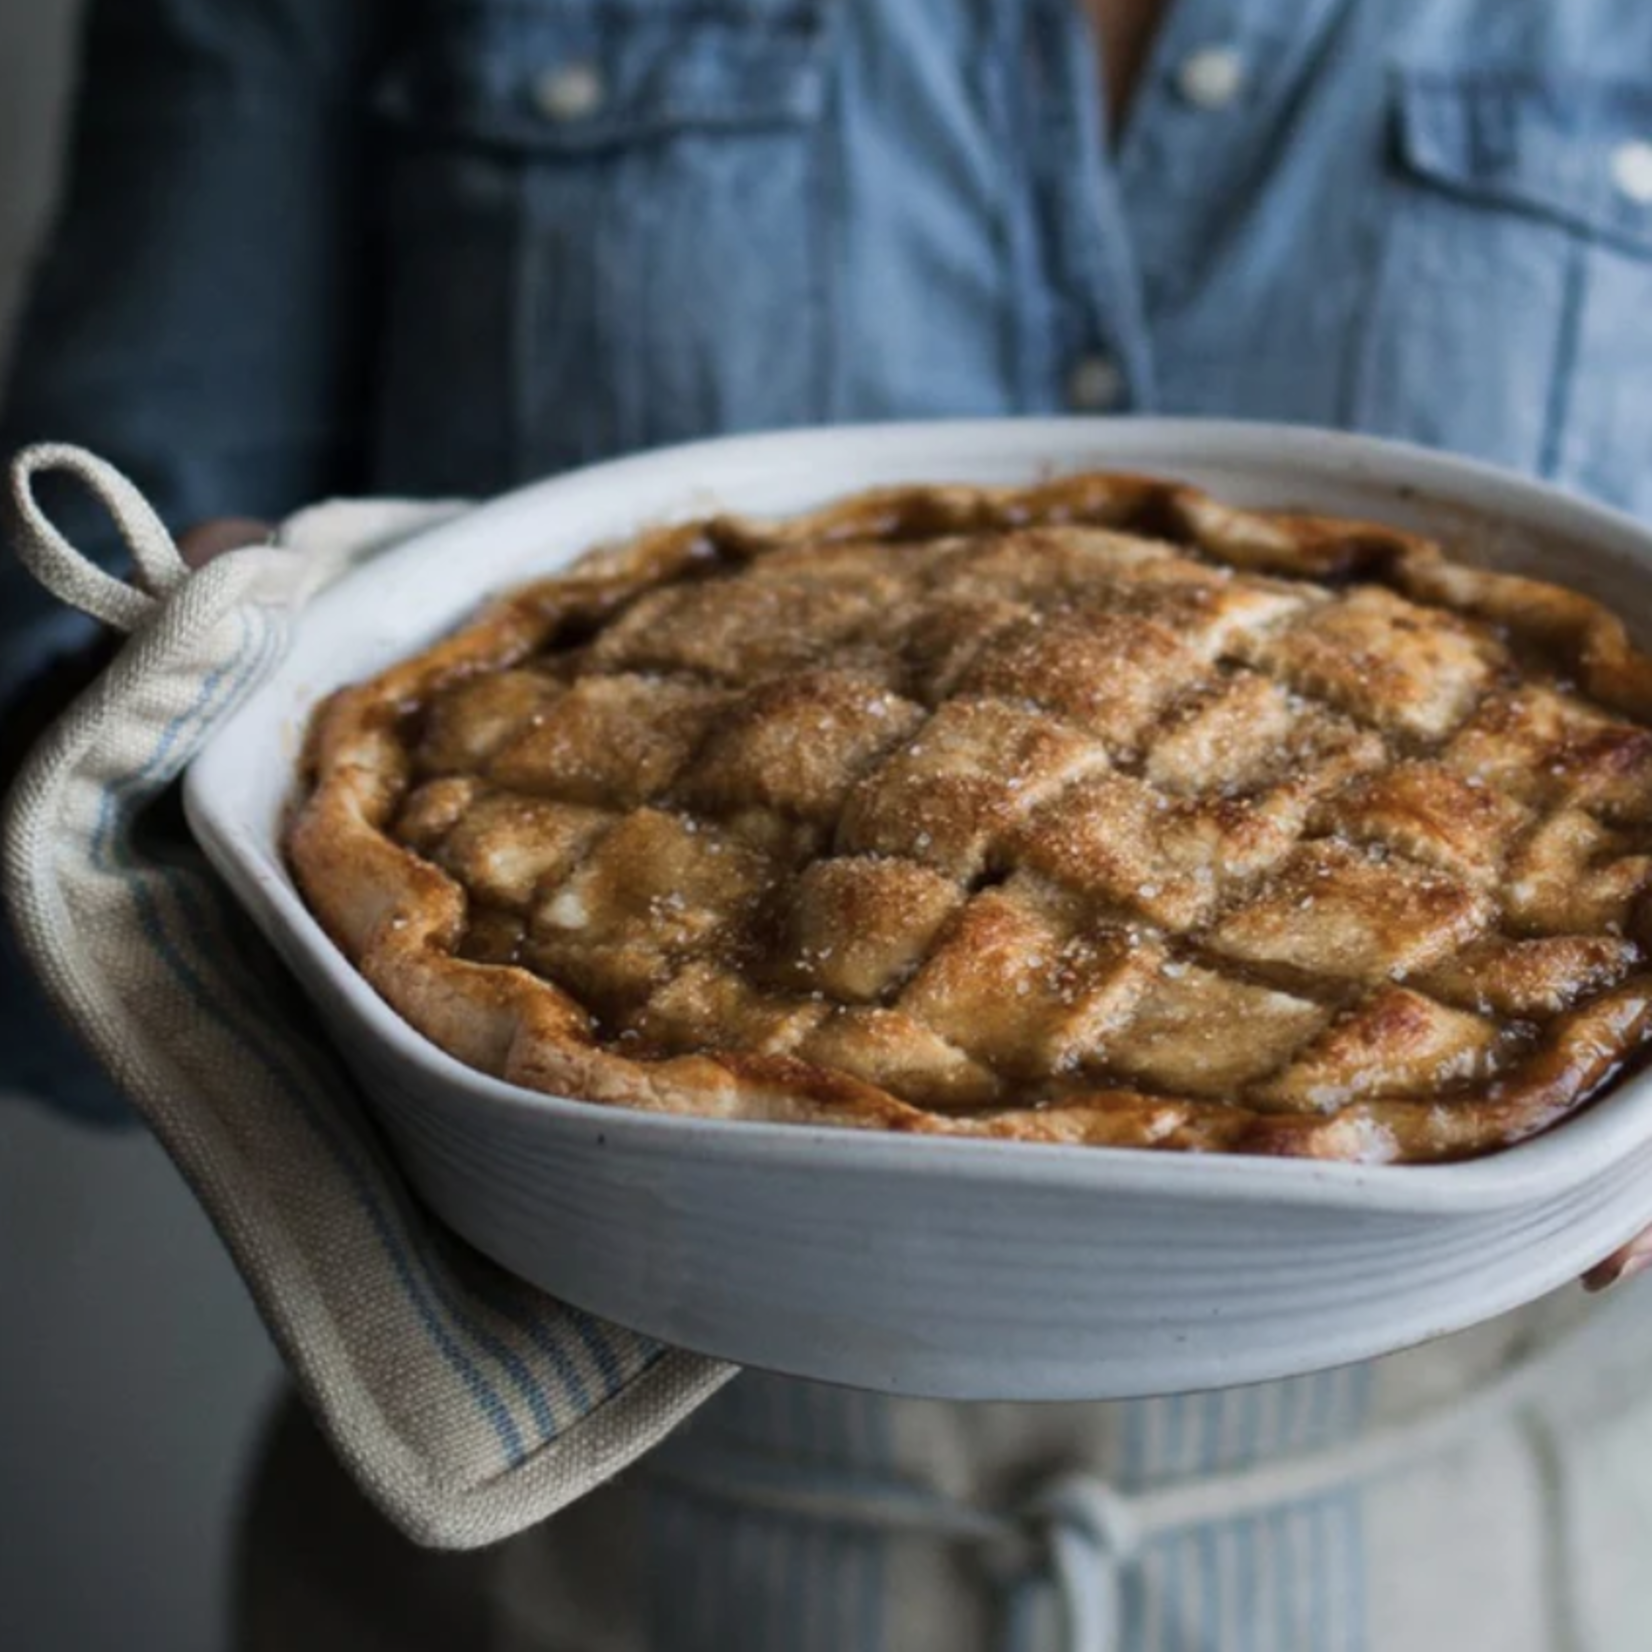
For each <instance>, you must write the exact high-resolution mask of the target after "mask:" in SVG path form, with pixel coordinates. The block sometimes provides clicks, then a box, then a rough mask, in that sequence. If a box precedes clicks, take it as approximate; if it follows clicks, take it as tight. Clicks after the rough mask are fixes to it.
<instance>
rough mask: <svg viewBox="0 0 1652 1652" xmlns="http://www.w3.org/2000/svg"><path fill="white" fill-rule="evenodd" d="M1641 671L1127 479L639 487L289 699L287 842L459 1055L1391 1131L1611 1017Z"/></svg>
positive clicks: (907, 1100)
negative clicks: (649, 518)
mask: <svg viewBox="0 0 1652 1652" xmlns="http://www.w3.org/2000/svg"><path fill="white" fill-rule="evenodd" d="M1647 723H1652V660H1649V659H1648V658H1647V657H1646V656H1643V655H1642V654H1640V653H1638V652H1637V651H1636V650H1635V649H1634V648H1633V647H1632V646H1631V644H1630V642H1629V639H1628V637H1627V635H1626V633H1625V632H1624V629H1623V627H1622V625H1621V624H1620V623H1619V622H1618V620H1617V619H1616V618H1615V617H1613V616H1612V615H1610V614H1609V613H1607V612H1606V611H1605V610H1604V609H1602V608H1601V607H1600V606H1599V605H1597V604H1595V603H1593V602H1591V601H1589V600H1588V599H1586V598H1584V597H1581V596H1579V595H1577V594H1575V593H1573V592H1570V591H1566V590H1562V589H1560V588H1558V587H1555V586H1550V585H1544V584H1540V583H1537V582H1534V581H1531V580H1527V579H1520V578H1515V577H1513V576H1509V575H1502V574H1495V573H1490V572H1487V571H1484V570H1481V569H1478V568H1471V567H1468V566H1465V565H1462V564H1458V563H1454V562H1452V561H1450V560H1449V559H1448V558H1447V557H1446V556H1445V555H1444V553H1443V552H1442V551H1441V550H1440V549H1439V547H1437V546H1435V545H1433V544H1431V543H1428V542H1426V541H1423V540H1420V539H1416V538H1413V537H1410V536H1407V535H1404V534H1401V533H1398V532H1395V531H1393V530H1390V529H1387V528H1382V527H1377V526H1373V525H1370V524H1365V523H1353V522H1342V521H1336V520H1332V519H1327V518H1318V517H1306V516H1300V515H1285V514H1268V513H1259V512H1247V511H1240V510H1235V509H1233V508H1231V507H1228V506H1225V505H1223V504H1221V503H1219V502H1218V501H1216V500H1213V499H1211V498H1209V497H1208V496H1207V495H1204V494H1202V493H1200V492H1198V491H1197V490H1194V489H1191V488H1187V487H1184V486H1180V485H1177V484H1172V483H1166V482H1161V481H1156V480H1153V479H1151V478H1145V477H1136V476H1123V475H1105V474H1096V475H1087V476H1079V477H1072V478H1067V479H1064V480H1061V481H1058V482H1052V483H1048V484H1044V485H1042V486H1039V487H1035V488H1029V489H1022V490H988V489H972V488H959V487H938V488H908V489H886V490H881V491H879V492H875V493H869V494H864V495H861V496H858V497H856V498H853V499H850V500H847V501H845V502H844V503H842V504H839V505H836V506H834V507H832V508H830V509H828V510H825V511H822V512H819V513H816V514H815V515H812V516H809V517H804V518H800V519H795V520H792V521H789V522H785V523H780V524H774V523H767V522H754V521H743V520H733V519H722V520H717V521H712V522H704V523H695V524H690V525H687V526H684V527H673V528H669V529H665V530H661V531H658V532H655V533H651V534H645V535H643V536H641V537H639V538H637V539H636V540H634V541H632V542H630V543H628V544H625V545H621V546H617V547H612V548H607V549H604V550H602V551H600V552H598V553H596V554H594V555H592V556H590V557H587V558H586V559H584V560H583V561H582V562H581V563H579V564H577V565H576V566H575V567H574V568H573V569H572V570H571V571H570V572H568V573H567V574H566V575H564V576H562V577H559V578H556V579H549V580H544V581H541V582H539V583H538V584H535V585H533V586H530V587H528V588H526V589H525V590H522V591H519V592H517V593H515V594H513V595H510V596H507V597H504V598H502V599H500V600H497V601H495V602H493V603H492V604H491V605H490V606H489V607H488V608H487V609H486V610H484V612H483V613H482V614H481V615H480V616H479V617H478V618H477V619H476V620H474V621H473V622H472V623H471V624H469V625H467V626H466V627H464V628H463V629H462V630H460V631H458V632H456V633H455V634H454V635H452V636H451V637H449V638H447V639H446V640H444V641H443V642H441V643H440V644H438V645H437V646H436V647H434V648H432V649H430V650H427V651H426V652H425V653H423V654H421V655H419V656H417V657H416V658H414V659H411V660H408V661H406V662H404V663H402V664H400V665H398V666H395V667H393V668H392V669H391V670H389V671H387V672H385V673H383V674H382V675H381V676H379V677H378V678H376V679H374V680H373V681H372V682H369V683H365V684H361V685H358V686H356V687H352V688H349V689H346V690H343V691H341V692H340V693H339V694H337V695H335V696H334V697H333V698H332V699H331V700H330V701H329V702H328V703H327V704H326V705H325V706H324V707H323V708H322V709H321V710H320V712H319V713H318V714H317V716H316V718H315V721H314V724H313V726H312V729H311V734H310V740H309V743H308V747H307V751H306V757H305V773H306V788H305V795H304V797H303V798H302V800H301V803H300V806H299V807H298V808H297V810H296V811H295V814H294V816H293V820H292V822H291V826H290V829H289V832H288V837H287V847H288V852H289V855H290V858H291V861H292V864H293V867H294V869H295V872H296V874H297V877H298V881H299V884H300V886H301V888H302V890H303V892H304V894H305V896H306V898H307V900H308V901H309V903H310V905H311V906H312V908H313V909H314V910H315V911H316V913H317V914H318V916H319V917H320V919H321V921H322V923H323V924H324V925H325V926H326V928H327V930H328V932H329V933H330V934H331V935H332V936H333V938H334V939H335V940H336V941H337V943H338V944H339V946H340V947H341V948H342V949H343V951H344V952H345V953H346V955H347V956H348V957H349V958H350V959H351V960H352V962H353V963H354V964H355V965H356V966H357V967H358V968H359V969H360V971H361V972H362V974H363V975H364V976H365V977H366V978H367V980H368V981H370V982H371V983H372V984H373V985H374V986H375V987H376V988H377V989H378V991H379V992H380V993H381V994H382V995H383V996H384V997H385V999H386V1000H387V1001H388V1002H389V1003H390V1004H391V1005H392V1006H393V1007H394V1008H395V1009H397V1010H398V1011H399V1012H400V1013H401V1014H402V1015H403V1016H404V1017H405V1018H406V1019H407V1020H408V1021H409V1022H411V1023H412V1024H413V1025H414V1026H415V1027H417V1028H419V1029H420V1030H421V1031H422V1032H424V1033H425V1034H426V1035H427V1036H429V1037H430V1038H432V1039H433V1040H434V1041H435V1042H436V1043H438V1044H440V1045H441V1046H442V1047H444V1048H445V1049H447V1050H449V1051H450V1052H451V1053H452V1054H454V1055H455V1056H457V1057H458V1058H459V1059H460V1060H462V1061H465V1062H468V1063H469V1064H471V1065H472V1066H475V1067H478V1068H480V1069H482V1070H484V1071H486V1072H490V1073H493V1074H496V1075H498V1076H500V1077H503V1078H505V1079H506V1080H508V1081H511V1082H514V1083H518V1084H523V1085H526V1086H528V1087H530V1088H534V1089H539V1090H545V1091H550V1092H554V1093H558V1094H562V1095H568V1096H575V1097H580V1098H584V1099H588V1100H591V1101H594V1102H599V1103H612V1104H619V1105H624V1106H629V1107H636V1108H643V1109H648V1110H655V1111H665V1112H674V1113H695V1114H701V1115H706V1116H713V1117H724V1118H737V1119H765V1120H783V1121H804V1122H819V1123H831V1124H838V1125H850V1126H855V1127H860V1128H873V1129H884V1130H894V1131H904V1132H912V1133H919V1134H946V1135H957V1136H966V1137H983V1138H990V1139H1003V1140H1024V1141H1026V1140H1030V1141H1043V1142H1052V1143H1074V1144H1091V1145H1113V1146H1133V1147H1150V1148H1159V1149H1170V1150H1184V1151H1204V1152H1211V1151H1221V1152H1257V1153H1270V1154H1288V1155H1299V1156H1310V1157H1319V1158H1353V1159H1361V1160H1368V1161H1370V1160H1383V1161H1389V1160H1397V1161H1421V1160H1430V1159H1442V1158H1459V1157H1465V1156H1469V1155H1473V1154H1477V1153H1484V1152H1487V1151H1490V1150H1493V1149H1495V1148H1498V1147H1501V1146H1505V1145H1507V1144H1509V1143H1511V1142H1515V1141H1519V1140H1522V1139H1524V1138H1525V1137H1527V1136H1529V1135H1531V1134H1533V1133H1534V1132H1535V1131H1538V1130H1541V1129H1544V1128H1547V1127H1549V1126H1550V1125H1552V1124H1553V1123H1555V1122H1556V1121H1558V1120H1560V1119H1563V1118H1565V1117H1566V1116H1567V1115H1568V1114H1569V1113H1571V1112H1572V1111H1574V1110H1575V1109H1576V1108H1577V1107H1579V1106H1580V1105H1582V1104H1583V1103H1584V1102H1585V1101H1587V1100H1588V1099H1589V1098H1590V1097H1592V1096H1593V1095H1596V1094H1598V1093H1599V1091H1600V1090H1601V1089H1602V1088H1603V1087H1604V1086H1606V1085H1607V1084H1609V1083H1610V1082H1611V1081H1612V1079H1613V1078H1614V1077H1615V1076H1616V1075H1617V1074H1618V1073H1620V1072H1621V1071H1622V1070H1623V1068H1624V1067H1625V1065H1626V1064H1627V1063H1629V1062H1631V1061H1632V1060H1634V1059H1635V1058H1636V1056H1637V1054H1638V1052H1639V1050H1640V1049H1641V1048H1642V1046H1643V1044H1644V1043H1645V1042H1646V1040H1647V1038H1648V1035H1649V1031H1652V973H1648V971H1647V966H1646V964H1645V961H1644V958H1643V951H1642V943H1643V941H1644V940H1645V939H1646V936H1645V935H1644V934H1643V927H1644V909H1645V906H1646V901H1647V893H1646V892H1647V890H1648V889H1649V888H1652V729H1649V728H1648V727H1646V726H1644V725H1646V724H1647Z"/></svg>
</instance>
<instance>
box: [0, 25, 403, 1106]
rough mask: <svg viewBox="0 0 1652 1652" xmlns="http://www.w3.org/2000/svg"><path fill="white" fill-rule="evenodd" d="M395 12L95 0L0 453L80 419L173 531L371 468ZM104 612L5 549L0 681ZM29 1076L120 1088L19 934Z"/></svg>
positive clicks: (345, 485) (92, 1094)
mask: <svg viewBox="0 0 1652 1652" xmlns="http://www.w3.org/2000/svg"><path fill="white" fill-rule="evenodd" d="M381 16H382V12H381V8H380V6H379V5H378V4H377V3H374V0H348V3H340V0H89V3H88V6H87V12H86V17H85V22H84V24H83V32H82V36H81V41H80V53H79V79H78V86H77V91H76V94H75V102H74V113H73V116H72V120H71V127H70V135H69V143H68V151H67V155H66V158H65V160H66V164H65V170H64V180H63V191H62V195H61V199H60V204H59V207H58V210H57V214H56V217H55V220H54V221H53V223H52V225H51V227H50V229H49V231H48V233H47V236H46V239H45V244H44V247H43V249H42V254H41V257H40V260H39V262H38V264H37V266H36V268H35V270H34V272H33V275H32V281H31V286H30V290H29V292H28V294H27V295H26V299H25V303H24V306H23V312H22V315H21V318H20V322H19V326H18V330H17V334H16V338H15V341H14V351H13V357H12V367H11V372H10V378H9V383H8V384H7V386H6V388H5V393H4V397H3V401H0V456H3V457H5V458H9V457H10V455H11V453H13V452H14V451H15V450H16V449H17V448H18V447H20V446H22V445H23V444H24V443H27V442H32V441H68V442H77V443H81V444H83V445H85V446H87V447H89V448H91V449H93V450H94V451H95V452H97V453H99V454H100V455H102V456H103V457H104V458H107V459H109V460H111V461H113V462H114V463H115V464H116V465H118V466H119V467H120V468H121V469H123V470H124V471H126V472H127V473H128V474H129V475H130V476H131V477H132V478H133V480H134V481H135V482H137V484H138V485H139V486H140V487H141V488H142V489H143V490H144V492H145V493H146V494H147V495H148V496H149V498H150V499H151V501H152V502H153V503H154V504H155V505H156V507H157V508H158V509H159V511H160V512H161V514H162V516H163V517H164V518H165V519H166V520H167V521H168V523H169V524H170V525H171V526H172V527H173V528H174V529H181V528H183V527H186V526H188V525H190V524H191V523H194V522H197V521H200V520H203V519H205V518H207V517H211V516H216V515H224V514H232V515H236V516H262V517H268V518H271V519H275V518H279V517H281V516H283V515H285V514H287V513H288V512H290V511H291V510H293V509H294V508H296V507H297V506H299V505H302V504H305V503H307V502H310V501H312V500H315V499H318V498H322V497H325V496H327V495H329V494H332V493H336V492H345V491H351V490H359V489H360V487H361V486H362V485H363V483H364V482H365V475H364V458H363V455H364V452H365V448H366V424H367V415H368V389H369V373H370V364H371V360H372V355H373V342H374V341H373V338H372V336H371V332H372V329H371V310H372V304H371V291H372V283H373V280H374V272H373V263H374V252H375V245H374V243H375V239H376V237H375V233H374V224H373V219H372V203H373V201H374V199H375V198H376V193H377V192H376V191H375V189H374V172H375V156H374V151H373V135H372V131H371V126H370V121H369V98H368V86H369V82H370V78H371V74H372V69H373V64H374V62H375V60H376V56H377V53H378V51H379V49H380V35H381V33H382V28H383V25H382V23H381V21H380V19H381ZM42 498H43V502H44V503H46V505H47V507H48V508H49V510H50V511H51V514H52V516H53V518H54V520H56V521H57V522H58V524H59V525H60V526H61V527H62V528H63V529H64V531H65V532H66V533H67V534H68V535H69V536H70V538H71V539H72V540H73V541H74V542H75V543H76V544H77V545H79V546H81V547H82V548H83V549H85V550H87V551H88V552H90V553H92V554H94V555H96V556H98V557H99V559H100V560H103V561H104V562H106V563H109V564H113V563H114V562H116V561H117V560H118V547H117V545H116V544H115V542H114V540H113V537H112V534H111V533H110V530H109V528H108V525H107V523H106V522H104V521H103V520H102V519H101V517H100V516H99V514H98V512H97V511H96V509H95V507H94V506H92V505H91V503H90V502H89V501H87V500H85V499H82V498H78V497H75V496H74V495H73V494H72V493H70V492H68V491H67V490H64V491H61V492H50V491H46V490H43V492H42ZM89 635H90V627H89V626H88V625H87V624H86V623H85V622H82V621H80V620H78V619H77V618H76V617H74V616H70V615H67V614H66V613H65V611H64V610H62V609H60V608H58V607H57V606H56V605H55V604H54V603H53V601H52V600H51V599H50V598H48V597H46V596H45V594H44V593H43V592H41V591H39V590H38V588H37V587H36V586H35V585H34V583H33V581H32V580H31V579H30V578H29V577H28V575H27V574H26V573H25V572H24V570H23V569H22V567H21V565H20V564H19V563H18V562H17V561H16V559H15V558H14V557H13V556H11V555H10V554H9V552H7V553H0V703H3V702H4V700H5V699H7V698H9V697H10V694H9V691H12V690H15V689H16V688H17V687H18V686H19V685H20V684H21V683H22V682H23V681H24V680H25V679H26V678H27V677H28V676H29V675H30V674H32V673H34V672H36V671H37V670H39V669H40V668H41V667H42V665H43V664H44V663H45V661H46V660H47V659H48V658H49V657H50V655H51V654H52V653H54V652H56V651H59V650H61V649H63V648H66V647H72V646H75V645H76V644H77V643H79V642H82V641H84V640H86V639H87V638H88V637H89ZM0 927H3V926H0ZM17 1090H24V1091H28V1092H32V1093H34V1094H37V1095H44V1096H45V1098H46V1099H49V1100H52V1101H55V1102H57V1103H59V1104H60V1105H63V1106H65V1107H66V1108H67V1109H69V1110H70V1111H74V1112H78V1113H81V1114H84V1115H90V1116H103V1117H119V1116H121V1114H122V1112H123V1111H124V1109H123V1108H122V1106H121V1104H120V1103H119V1102H118V1101H117V1099H116V1098H115V1097H114V1095H113V1093H112V1091H110V1089H109V1088H108V1086H107V1084H106V1083H105V1082H104V1081H103V1079H102V1078H101V1076H100V1075H99V1074H98V1072H97V1070H96V1069H95V1067H94V1065H93V1063H92V1062H91V1061H90V1059H89V1058H88V1057H86V1056H85V1055H84V1054H83V1053H82V1052H81V1051H80V1050H79V1048H78V1046H77V1045H76V1044H75V1043H74V1041H73V1040H72V1039H71V1038H70V1037H69V1035H68V1034H67V1033H66V1032H60V1031H59V1029H58V1027H57V1025H56V1023H55V1021H54V1020H53V1019H52V1017H51V1015H50V1014H49V1012H48V1011H47V1010H46V1009H45V1007H44V1005H43V1004H42V1003H41V1001H40V998H39V995H38V992H37V990H36V988H35V987H34V985H33V983H32V981H31V980H29V979H28V978H27V976H26V973H25V971H24V970H23V968H22V965H21V962H20V960H19V959H18V957H17V955H16V952H15V948H14V947H13V945H12V943H11V942H10V940H9V938H7V939H5V940H4V941H0V1092H7V1091H17Z"/></svg>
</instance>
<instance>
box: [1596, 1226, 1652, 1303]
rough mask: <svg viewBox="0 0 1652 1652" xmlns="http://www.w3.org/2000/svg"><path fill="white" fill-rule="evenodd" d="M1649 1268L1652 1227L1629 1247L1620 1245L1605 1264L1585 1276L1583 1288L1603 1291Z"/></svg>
mask: <svg viewBox="0 0 1652 1652" xmlns="http://www.w3.org/2000/svg"><path fill="white" fill-rule="evenodd" d="M1648 1266H1652V1227H1649V1228H1642V1229H1641V1231H1640V1232H1639V1233H1637V1234H1636V1235H1635V1237H1634V1238H1633V1239H1631V1240H1630V1241H1629V1243H1628V1244H1627V1245H1619V1246H1618V1248H1617V1249H1616V1250H1615V1251H1613V1252H1612V1254H1611V1255H1610V1256H1608V1257H1607V1258H1606V1260H1605V1261H1604V1262H1597V1263H1596V1264H1595V1265H1594V1266H1593V1267H1592V1268H1590V1270H1589V1271H1588V1272H1587V1273H1586V1274H1584V1276H1583V1288H1584V1289H1585V1290H1589V1291H1603V1290H1605V1289H1606V1287H1607V1286H1608V1285H1616V1284H1618V1283H1619V1282H1620V1281H1622V1280H1625V1279H1632V1278H1633V1277H1634V1276H1635V1275H1636V1274H1637V1273H1639V1272H1640V1271H1641V1270H1642V1269H1643V1268H1645V1267H1648Z"/></svg>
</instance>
